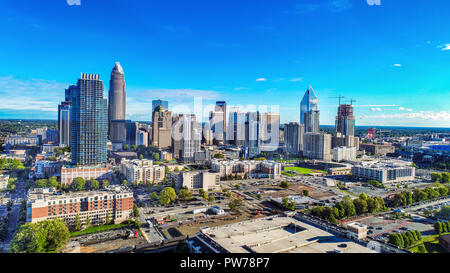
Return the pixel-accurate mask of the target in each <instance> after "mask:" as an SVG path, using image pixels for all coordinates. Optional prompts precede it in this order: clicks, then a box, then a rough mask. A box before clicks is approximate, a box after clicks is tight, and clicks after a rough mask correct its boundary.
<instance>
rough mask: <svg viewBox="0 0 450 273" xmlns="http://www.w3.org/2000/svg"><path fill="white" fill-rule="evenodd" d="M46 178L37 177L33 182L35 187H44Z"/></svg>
mask: <svg viewBox="0 0 450 273" xmlns="http://www.w3.org/2000/svg"><path fill="white" fill-rule="evenodd" d="M47 182H48V181H47V179H38V180H36V182H35V185H36V187H37V188H45V187H46V186H47Z"/></svg>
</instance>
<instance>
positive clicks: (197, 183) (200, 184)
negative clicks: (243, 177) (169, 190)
mask: <svg viewBox="0 0 450 273" xmlns="http://www.w3.org/2000/svg"><path fill="white" fill-rule="evenodd" d="M167 177H168V180H169V183H170V184H171V185H172V186H173V187H174V188H175V189H177V190H180V189H181V188H183V187H186V188H188V189H189V190H193V191H199V190H200V189H203V190H204V191H217V190H220V189H221V187H220V176H219V174H218V173H212V172H208V171H191V172H180V173H171V174H169V175H168V176H167Z"/></svg>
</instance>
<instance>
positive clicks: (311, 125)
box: [300, 85, 320, 133]
mask: <svg viewBox="0 0 450 273" xmlns="http://www.w3.org/2000/svg"><path fill="white" fill-rule="evenodd" d="M319 121H320V112H319V100H318V99H317V96H316V94H315V93H314V90H313V88H312V87H311V85H310V86H309V88H308V90H306V93H305V95H304V96H303V99H302V102H301V103H300V124H303V125H304V126H305V132H312V133H318V132H319Z"/></svg>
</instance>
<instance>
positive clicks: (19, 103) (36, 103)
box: [0, 76, 69, 112]
mask: <svg viewBox="0 0 450 273" xmlns="http://www.w3.org/2000/svg"><path fill="white" fill-rule="evenodd" d="M68 86H69V84H68V83H61V82H57V81H51V80H42V79H31V80H24V79H16V78H14V77H13V76H6V77H5V76H3V77H0V97H1V98H2V99H1V103H0V109H5V110H39V111H44V112H55V111H57V110H58V104H59V103H60V102H61V100H63V99H64V90H65V89H66V88H67V87H68Z"/></svg>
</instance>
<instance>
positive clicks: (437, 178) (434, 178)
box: [430, 173, 442, 182]
mask: <svg viewBox="0 0 450 273" xmlns="http://www.w3.org/2000/svg"><path fill="white" fill-rule="evenodd" d="M430 176H431V181H433V182H440V181H441V179H442V174H440V173H431V174H430Z"/></svg>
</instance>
